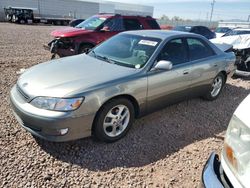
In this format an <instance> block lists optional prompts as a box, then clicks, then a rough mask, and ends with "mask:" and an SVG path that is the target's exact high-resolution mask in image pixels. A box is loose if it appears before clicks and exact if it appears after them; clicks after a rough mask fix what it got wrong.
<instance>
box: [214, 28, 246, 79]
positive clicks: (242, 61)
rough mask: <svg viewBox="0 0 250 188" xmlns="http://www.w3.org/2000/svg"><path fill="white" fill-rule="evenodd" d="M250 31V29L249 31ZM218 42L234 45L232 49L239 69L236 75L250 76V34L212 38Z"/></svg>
mask: <svg viewBox="0 0 250 188" xmlns="http://www.w3.org/2000/svg"><path fill="white" fill-rule="evenodd" d="M249 32H250V31H249ZM211 42H213V43H217V44H229V45H232V46H233V47H232V51H233V52H234V53H235V55H236V62H235V63H236V66H237V70H236V72H235V75H238V76H244V77H249V76H250V34H242V33H241V34H240V35H230V36H223V37H220V38H216V39H212V40H211Z"/></svg>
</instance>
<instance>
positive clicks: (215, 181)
mask: <svg viewBox="0 0 250 188" xmlns="http://www.w3.org/2000/svg"><path fill="white" fill-rule="evenodd" d="M219 166H220V161H219V157H218V155H217V154H215V153H212V154H211V155H210V157H209V159H208V160H207V162H206V164H205V166H204V169H203V171H202V182H201V187H204V188H223V187H224V186H223V184H222V183H221V181H220V177H219V170H218V169H219Z"/></svg>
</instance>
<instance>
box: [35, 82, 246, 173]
mask: <svg viewBox="0 0 250 188" xmlns="http://www.w3.org/2000/svg"><path fill="white" fill-rule="evenodd" d="M248 94H249V91H248V90H246V89H244V88H242V87H236V86H232V85H230V84H226V86H225V88H224V91H223V92H222V93H221V95H220V96H219V98H218V99H217V100H215V101H204V100H202V99H199V98H197V99H191V100H188V101H183V102H181V103H178V104H175V105H172V106H169V107H166V108H164V109H162V110H160V111H157V112H155V113H152V114H150V115H147V116H145V117H143V118H140V119H138V120H136V122H135V123H134V126H133V127H132V128H131V130H130V131H129V132H128V134H127V135H126V136H125V137H124V138H123V139H121V140H119V141H117V142H115V143H110V144H107V143H101V142H98V141H95V140H94V139H92V138H86V139H81V140H77V141H72V142H65V143H53V142H48V141H44V140H41V139H36V140H37V143H38V144H39V146H40V147H41V148H42V149H43V150H45V151H46V152H48V153H49V154H50V155H52V156H53V157H55V158H56V159H58V160H61V161H64V162H67V163H69V164H75V165H79V166H80V167H82V168H87V169H88V170H93V171H105V170H109V169H112V168H117V167H141V166H144V165H147V164H150V163H152V162H156V161H158V160H160V159H162V158H165V157H166V156H167V155H171V154H172V153H174V152H176V151H178V150H180V149H182V148H183V147H185V146H187V145H189V144H191V143H193V142H196V141H199V140H203V139H206V138H209V137H215V136H216V135H217V134H219V133H221V132H222V131H225V130H226V128H227V125H228V122H229V120H230V118H231V116H232V114H233V112H234V110H235V109H236V107H237V106H238V105H239V103H240V102H241V101H242V100H243V99H244V98H245V97H246V96H247V95H248Z"/></svg>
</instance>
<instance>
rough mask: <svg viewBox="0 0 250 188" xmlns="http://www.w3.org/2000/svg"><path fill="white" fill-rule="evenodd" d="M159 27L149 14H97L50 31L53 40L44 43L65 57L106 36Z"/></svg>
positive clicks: (86, 49) (53, 55) (85, 48)
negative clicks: (73, 25) (71, 25)
mask: <svg viewBox="0 0 250 188" xmlns="http://www.w3.org/2000/svg"><path fill="white" fill-rule="evenodd" d="M142 29H160V26H159V25H158V23H157V22H156V20H155V19H154V18H152V17H151V16H146V17H145V16H132V15H130V16H124V15H120V14H105V13H103V14H98V15H95V16H92V17H90V18H88V19H86V20H85V21H83V22H81V23H80V24H78V25H77V26H76V27H74V28H72V27H69V28H63V29H58V30H55V31H53V32H52V33H51V35H52V36H53V37H54V40H52V41H51V42H49V43H48V45H44V48H45V49H46V50H49V51H50V52H51V53H52V59H53V58H55V57H56V56H59V57H65V56H70V55H76V54H80V53H85V52H87V51H88V50H89V49H91V48H93V47H94V46H96V45H97V44H100V43H101V42H103V41H105V40H107V39H108V38H110V37H112V36H114V35H116V34H118V33H120V32H122V31H128V30H142Z"/></svg>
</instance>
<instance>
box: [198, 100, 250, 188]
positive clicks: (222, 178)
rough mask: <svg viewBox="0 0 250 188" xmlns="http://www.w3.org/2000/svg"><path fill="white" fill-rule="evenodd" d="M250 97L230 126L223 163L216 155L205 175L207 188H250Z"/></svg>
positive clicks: (204, 184) (212, 158) (224, 148)
mask: <svg viewBox="0 0 250 188" xmlns="http://www.w3.org/2000/svg"><path fill="white" fill-rule="evenodd" d="M249 107H250V95H248V96H247V97H246V99H244V101H243V102H242V103H241V104H240V105H239V106H238V108H237V109H236V111H235V112H234V114H233V116H232V118H231V121H230V123H229V125H228V128H227V132H226V136H225V141H224V147H223V149H222V152H221V160H219V156H218V155H217V154H216V153H214V152H213V153H212V154H211V155H210V157H209V159H208V161H207V163H206V165H205V167H204V169H203V172H202V186H203V187H205V188H213V187H216V188H223V187H225V188H229V187H235V188H236V187H237V188H247V187H250V181H249V178H250V168H249V167H250V166H249V165H250V160H249V159H250V118H249Z"/></svg>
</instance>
